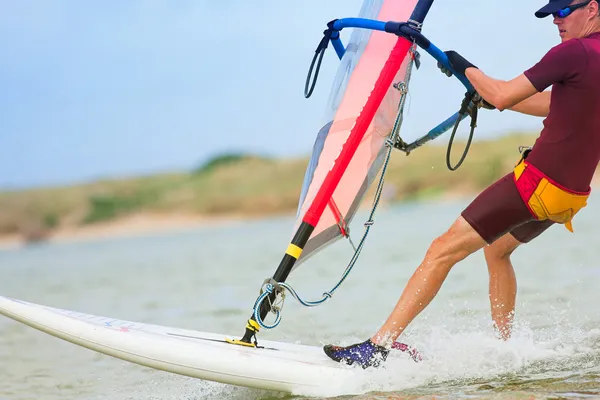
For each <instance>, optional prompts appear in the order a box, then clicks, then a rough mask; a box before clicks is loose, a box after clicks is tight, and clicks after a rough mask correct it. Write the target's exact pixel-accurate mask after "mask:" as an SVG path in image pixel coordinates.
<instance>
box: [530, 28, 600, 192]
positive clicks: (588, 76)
mask: <svg viewBox="0 0 600 400" xmlns="http://www.w3.org/2000/svg"><path fill="white" fill-rule="evenodd" d="M524 74H525V76H526V77H527V78H528V79H529V81H530V82H531V83H532V84H533V86H535V88H536V89H537V90H538V91H540V92H542V91H544V90H545V89H546V88H548V87H549V86H551V85H552V95H551V100H550V113H549V114H548V117H546V119H544V128H543V130H542V132H541V134H540V137H539V138H538V139H537V140H536V142H535V144H534V146H533V150H532V151H531V153H530V154H529V156H528V157H527V161H528V162H530V163H531V164H533V165H534V166H536V167H537V168H538V169H539V170H541V171H542V172H544V173H545V174H546V175H548V176H549V177H550V178H552V179H554V180H555V181H556V182H558V183H559V184H561V185H563V186H565V187H567V188H569V189H572V190H577V191H586V190H587V189H588V188H589V185H590V182H591V180H592V177H593V176H594V172H595V170H596V167H597V166H598V162H599V161H600V32H596V33H593V34H591V35H589V36H587V37H585V38H579V39H570V40H567V41H566V42H563V43H561V44H559V45H557V46H555V47H553V48H552V49H551V50H550V51H549V52H548V53H547V54H546V55H545V56H544V57H543V58H542V60H541V61H540V62H538V63H537V64H536V65H534V66H533V67H532V68H530V69H529V70H527V71H525V73H524Z"/></svg>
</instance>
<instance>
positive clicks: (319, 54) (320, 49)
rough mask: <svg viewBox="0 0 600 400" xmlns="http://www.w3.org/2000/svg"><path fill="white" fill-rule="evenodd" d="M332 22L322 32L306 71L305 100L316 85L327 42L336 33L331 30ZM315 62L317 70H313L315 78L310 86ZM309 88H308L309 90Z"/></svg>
mask: <svg viewBox="0 0 600 400" xmlns="http://www.w3.org/2000/svg"><path fill="white" fill-rule="evenodd" d="M333 22H335V20H333V21H331V22H329V23H328V24H327V25H328V26H329V28H328V29H326V30H324V31H323V39H321V41H320V42H319V45H318V46H317V48H316V50H315V55H314V56H313V59H312V61H311V63H310V68H309V69H308V75H307V76H306V83H305V84H304V97H305V98H307V99H308V98H309V97H310V96H311V95H312V93H313V90H315V85H316V84H317V78H318V76H319V71H320V70H321V62H322V61H323V55H325V50H326V49H327V45H329V41H330V40H331V37H332V35H333V33H334V32H337V31H334V29H333ZM317 58H318V59H319V61H318V62H317ZM315 62H317V69H316V70H315V76H314V78H313V81H312V84H311V83H310V80H311V79H310V78H311V76H312V73H313V69H314V68H315ZM309 86H310V88H309Z"/></svg>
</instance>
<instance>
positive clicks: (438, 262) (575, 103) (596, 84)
mask: <svg viewBox="0 0 600 400" xmlns="http://www.w3.org/2000/svg"><path fill="white" fill-rule="evenodd" d="M598 1H600V0H575V1H573V0H550V1H549V3H548V4H546V5H545V6H544V7H542V8H541V9H540V10H539V11H538V12H536V13H535V15H536V17H538V18H544V17H547V16H548V15H552V16H553V17H554V24H555V25H556V26H557V27H558V30H559V35H560V38H561V43H560V44H559V45H557V46H555V47H554V48H552V49H551V50H550V51H549V52H548V53H547V54H546V55H545V56H544V57H543V58H542V60H541V61H540V62H538V63H537V64H536V65H535V66H533V67H532V68H530V69H529V70H527V71H525V72H524V73H523V74H522V75H520V76H518V77H517V78H515V79H513V80H511V81H500V80H496V79H492V78H490V77H488V76H487V75H485V74H484V73H483V72H481V71H480V70H479V69H477V67H475V66H474V65H473V64H471V63H470V62H468V61H467V60H465V59H464V58H463V57H461V56H460V55H459V54H458V53H456V52H453V51H449V52H447V53H446V54H447V55H448V58H449V60H450V64H451V66H452V68H453V69H454V70H455V71H456V72H457V73H461V74H464V75H466V77H467V78H468V79H469V81H470V82H471V84H472V85H473V86H474V87H475V89H476V90H477V92H478V93H479V94H480V95H481V96H482V97H483V98H484V99H485V101H487V102H488V103H489V104H491V105H493V106H495V107H496V108H498V109H499V110H501V111H502V110H504V109H511V110H514V111H517V112H521V113H524V114H529V115H535V116H540V117H546V119H545V120H544V128H543V130H542V132H541V134H540V137H539V138H538V139H537V140H536V142H535V144H534V146H533V148H532V149H531V150H530V151H527V152H525V153H524V155H523V157H522V158H521V160H520V161H519V162H518V164H517V166H516V167H515V169H514V171H512V172H511V173H509V174H507V175H506V176H504V177H503V178H501V179H499V180H498V181H497V182H495V183H494V184H492V185H491V186H490V187H488V188H487V189H486V190H484V191H483V192H482V193H481V194H480V195H479V196H478V197H477V198H476V199H475V200H474V201H473V202H472V203H471V204H470V205H469V206H468V207H467V208H466V209H465V210H464V211H463V212H462V213H461V216H460V217H459V218H458V219H457V220H456V221H455V222H454V224H453V225H452V226H451V227H450V229H449V230H448V231H447V232H445V233H444V234H442V235H441V236H440V237H438V238H437V239H435V240H434V241H433V243H432V244H431V246H430V247H429V249H428V251H427V253H426V255H425V258H424V260H423V262H422V263H421V265H420V266H419V267H418V268H417V270H416V271H415V273H414V274H413V276H412V277H411V278H410V280H409V281H408V283H407V285H406V288H405V289H404V292H403V293H402V295H401V297H400V299H399V300H398V303H397V304H396V306H395V308H394V310H393V311H392V313H391V314H390V316H389V317H388V319H387V321H386V322H385V323H384V325H383V326H382V327H381V328H380V329H379V331H378V332H377V333H376V334H375V335H373V336H372V337H371V338H370V339H369V340H367V341H365V342H362V343H358V344H354V345H351V346H348V347H338V346H332V345H327V346H325V347H324V351H325V353H326V354H327V355H328V356H329V357H331V358H332V359H334V360H336V361H343V362H346V363H349V364H353V363H357V364H359V365H361V366H362V367H363V368H366V367H370V366H378V365H379V364H380V363H381V362H382V361H384V360H385V359H386V357H387V355H388V352H389V348H390V347H391V345H392V343H394V342H395V340H396V339H397V338H398V337H399V336H400V334H402V332H403V331H404V329H406V327H407V326H408V324H410V323H411V321H412V320H413V319H414V318H415V317H416V316H417V315H418V314H419V313H420V312H421V311H422V310H423V309H424V308H425V307H427V305H428V304H429V303H430V302H431V300H432V299H433V298H434V297H435V295H436V294H437V292H438V291H439V289H440V287H441V285H442V283H443V282H444V280H445V279H446V276H447V275H448V273H449V272H450V269H451V268H452V267H453V266H454V265H455V264H456V263H458V262H459V261H461V260H463V259H464V258H466V257H467V256H469V255H470V254H472V253H474V252H476V251H478V250H479V249H481V248H484V254H485V259H486V262H487V265H488V270H489V274H490V285H489V294H490V303H491V310H492V319H493V321H494V324H495V327H496V329H497V330H498V333H499V335H500V336H501V337H502V338H503V339H505V340H506V339H508V338H509V337H510V334H511V324H512V318H513V314H514V308H515V297H516V279H515V274H514V270H513V267H512V265H511V261H510V255H511V253H512V252H513V251H514V250H515V249H516V248H517V247H518V246H520V245H521V244H523V243H528V242H529V241H531V240H532V239H534V238H535V237H537V236H538V235H540V234H541V233H542V232H543V231H545V230H546V229H547V228H548V227H550V226H551V225H553V224H554V223H561V224H564V225H565V226H566V227H567V229H569V230H570V231H572V226H571V219H572V218H573V216H574V215H575V214H576V213H577V212H578V211H579V210H580V209H581V208H583V207H585V205H586V200H587V197H588V195H589V193H590V186H589V185H590V182H591V180H592V177H593V175H594V172H595V170H596V168H597V166H598V162H599V161H600V12H599V5H598ZM446 72H447V71H446ZM550 86H552V91H544V90H545V89H547V88H548V87H550ZM525 157H526V158H525Z"/></svg>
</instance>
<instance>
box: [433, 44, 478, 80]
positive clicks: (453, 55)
mask: <svg viewBox="0 0 600 400" xmlns="http://www.w3.org/2000/svg"><path fill="white" fill-rule="evenodd" d="M444 54H446V56H447V57H448V62H449V63H450V67H452V69H453V70H454V71H456V73H458V74H461V75H464V74H465V71H466V70H467V68H477V67H476V66H475V65H473V64H471V63H470V62H469V61H467V60H466V59H465V58H464V57H463V56H461V55H460V54H458V53H457V52H455V51H454V50H448V51H445V52H444ZM438 68H439V69H440V70H442V72H443V73H444V74H446V75H447V76H452V71H450V70H448V69H446V68H445V67H444V66H443V65H442V64H441V63H440V62H439V61H438Z"/></svg>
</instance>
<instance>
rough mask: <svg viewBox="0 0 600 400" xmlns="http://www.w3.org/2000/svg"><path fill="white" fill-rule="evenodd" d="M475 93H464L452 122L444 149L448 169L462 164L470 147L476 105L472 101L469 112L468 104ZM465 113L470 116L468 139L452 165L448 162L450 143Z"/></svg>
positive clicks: (475, 124) (475, 121)
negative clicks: (452, 125)
mask: <svg viewBox="0 0 600 400" xmlns="http://www.w3.org/2000/svg"><path fill="white" fill-rule="evenodd" d="M475 94H476V92H472V93H471V92H467V93H466V94H465V98H464V99H463V102H462V104H461V107H460V111H459V112H458V119H457V120H456V123H455V124H454V129H453V130H452V135H450V141H449V142H448V149H447V151H446V166H447V167H448V169H449V170H450V171H456V170H457V169H458V168H459V167H460V166H461V165H462V163H463V161H465V158H467V153H468V152H469V148H470V147H471V141H472V140H473V134H474V133H475V128H476V127H477V105H476V104H475V103H473V107H472V110H471V112H469V105H470V104H471V102H472V101H473V98H474V97H475ZM466 114H469V115H470V116H471V132H470V133H469V139H468V140H467V144H466V146H465V149H464V151H463V154H462V156H461V157H460V160H459V161H458V163H456V165H454V166H452V165H451V163H450V153H451V152H452V144H453V143H454V137H455V135H456V131H457V130H458V126H459V125H460V122H461V120H462V118H463V116H464V115H466Z"/></svg>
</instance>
